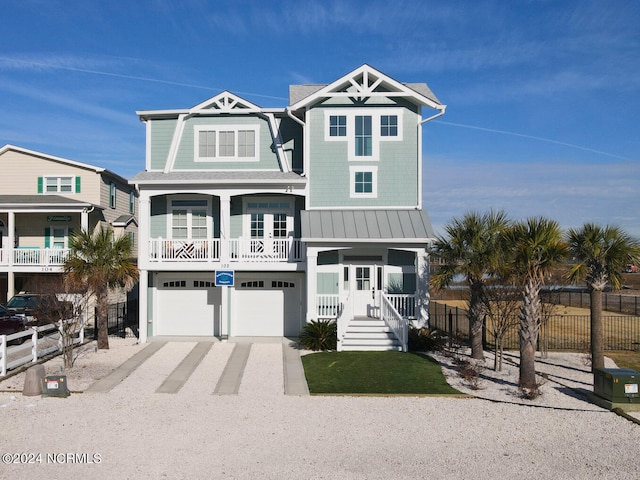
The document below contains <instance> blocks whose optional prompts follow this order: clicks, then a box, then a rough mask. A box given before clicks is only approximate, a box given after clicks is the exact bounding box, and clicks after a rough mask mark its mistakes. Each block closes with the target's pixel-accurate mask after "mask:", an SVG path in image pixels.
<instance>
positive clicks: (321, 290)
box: [316, 272, 338, 295]
mask: <svg viewBox="0 0 640 480" xmlns="http://www.w3.org/2000/svg"><path fill="white" fill-rule="evenodd" d="M317 279H318V288H317V290H316V291H317V292H318V295H337V294H338V274H337V273H334V272H318V276H317Z"/></svg>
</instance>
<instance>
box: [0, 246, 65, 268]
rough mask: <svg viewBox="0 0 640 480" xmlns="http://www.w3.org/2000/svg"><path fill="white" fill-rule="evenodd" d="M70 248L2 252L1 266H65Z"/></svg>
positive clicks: (29, 248)
mask: <svg viewBox="0 0 640 480" xmlns="http://www.w3.org/2000/svg"><path fill="white" fill-rule="evenodd" d="M70 252H71V250H69V249H68V248H37V247H18V248H3V249H1V250H0V265H24V266H58V265H64V262H65V261H66V260H67V258H69V254H70Z"/></svg>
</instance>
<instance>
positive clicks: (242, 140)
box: [194, 125, 259, 162]
mask: <svg viewBox="0 0 640 480" xmlns="http://www.w3.org/2000/svg"><path fill="white" fill-rule="evenodd" d="M258 138H259V127H258V126H240V125H235V126H234V125H230V126H226V125H225V126H220V127H217V126H205V125H198V126H196V127H195V140H194V142H195V145H196V147H195V160H196V161H198V162H216V161H217V162H227V161H232V160H233V161H257V160H258V150H259V145H258Z"/></svg>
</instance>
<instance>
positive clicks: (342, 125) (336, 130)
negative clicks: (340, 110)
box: [329, 115, 347, 137]
mask: <svg viewBox="0 0 640 480" xmlns="http://www.w3.org/2000/svg"><path fill="white" fill-rule="evenodd" d="M329 136H330V137H346V136H347V116H346V115H331V116H329Z"/></svg>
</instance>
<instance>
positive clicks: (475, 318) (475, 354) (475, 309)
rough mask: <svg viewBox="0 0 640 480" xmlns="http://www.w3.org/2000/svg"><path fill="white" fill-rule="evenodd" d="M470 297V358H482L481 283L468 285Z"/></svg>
mask: <svg viewBox="0 0 640 480" xmlns="http://www.w3.org/2000/svg"><path fill="white" fill-rule="evenodd" d="M469 290H470V294H471V298H470V299H469V324H470V330H471V331H470V332H469V336H470V340H471V358H474V359H477V360H484V350H483V348H482V327H483V326H484V308H483V305H482V285H481V284H479V283H472V284H471V285H470V286H469Z"/></svg>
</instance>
